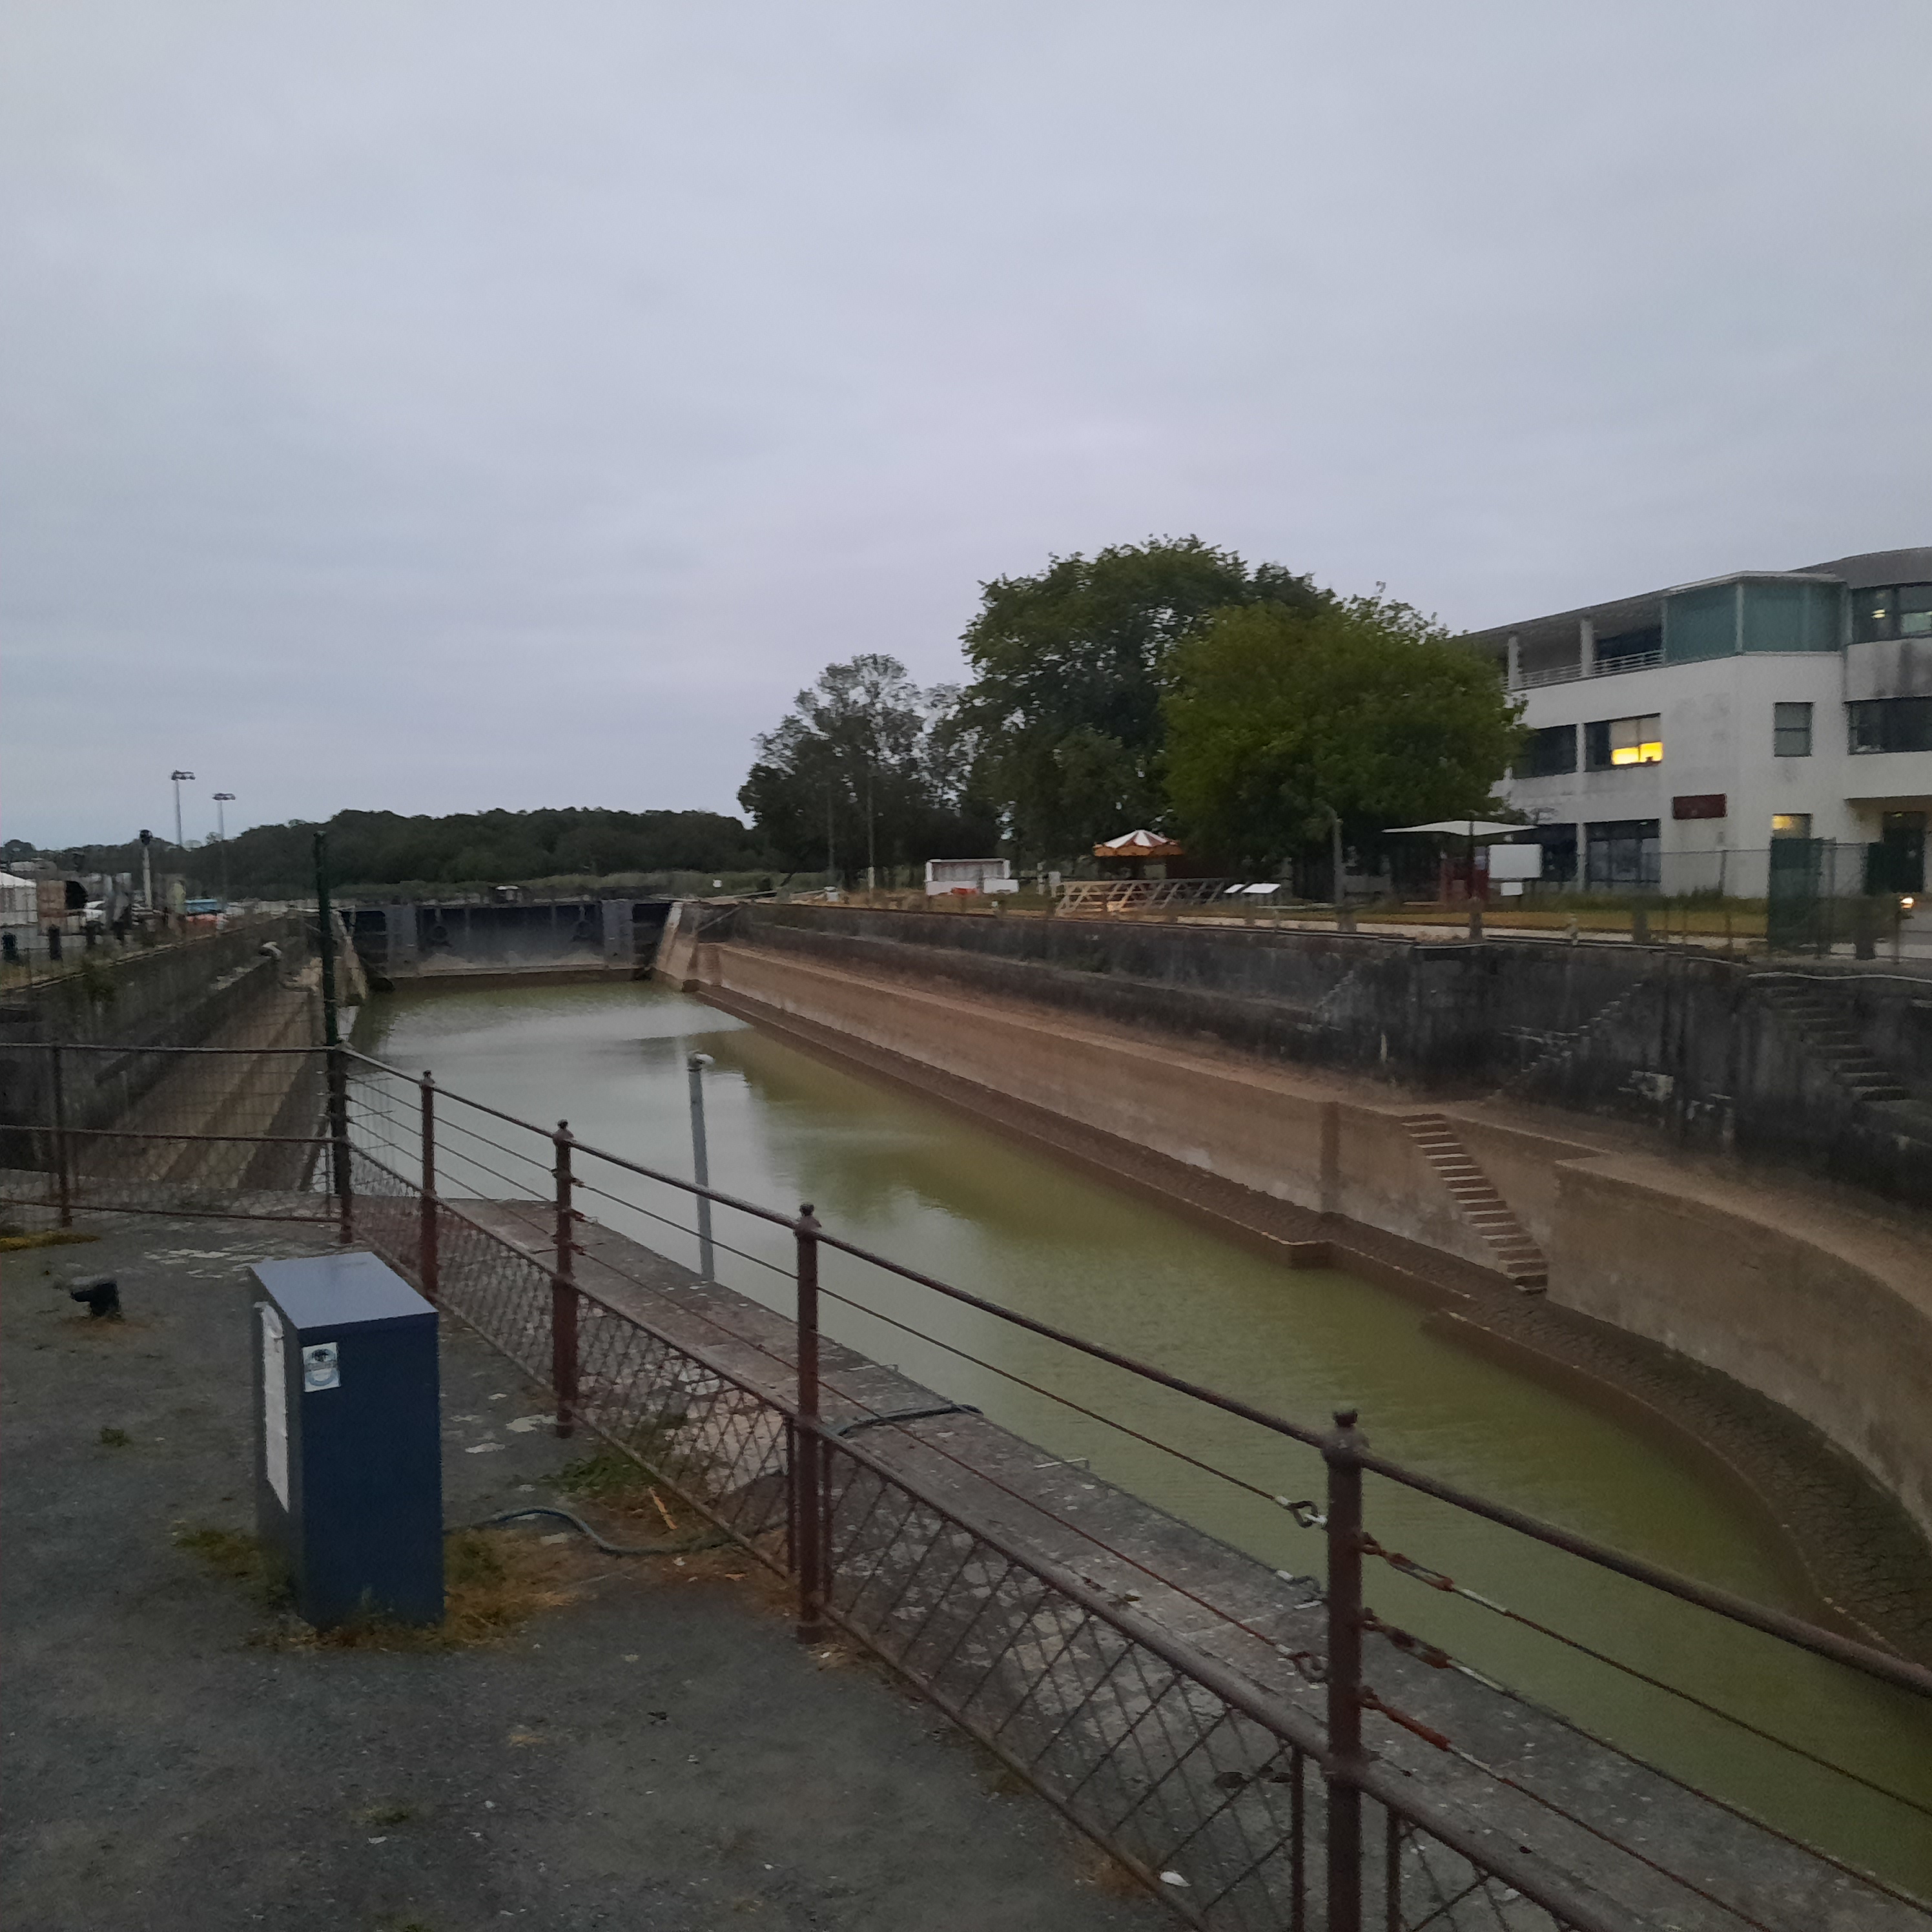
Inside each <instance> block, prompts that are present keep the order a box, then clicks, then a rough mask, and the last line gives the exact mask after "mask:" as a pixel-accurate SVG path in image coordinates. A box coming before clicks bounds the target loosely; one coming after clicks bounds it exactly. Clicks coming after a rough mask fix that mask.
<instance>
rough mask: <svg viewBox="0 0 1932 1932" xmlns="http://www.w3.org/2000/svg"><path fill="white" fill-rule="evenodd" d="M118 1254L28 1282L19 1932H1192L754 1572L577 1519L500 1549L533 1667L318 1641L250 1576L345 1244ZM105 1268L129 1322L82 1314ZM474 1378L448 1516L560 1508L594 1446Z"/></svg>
mask: <svg viewBox="0 0 1932 1932" xmlns="http://www.w3.org/2000/svg"><path fill="white" fill-rule="evenodd" d="M85 1225H87V1226H90V1227H92V1228H93V1229H98V1230H99V1231H100V1232H101V1233H102V1235H103V1236H104V1238H103V1239H102V1240H101V1241H99V1242H98V1243H96V1244H92V1245H89V1246H86V1247H70V1248H56V1249H47V1250H29V1251H27V1252H25V1253H17V1254H10V1255H8V1256H7V1257H6V1258H5V1263H4V1265H0V1297H4V1298H3V1299H0V1319H4V1325H5V1343H6V1347H5V1362H4V1376H0V1413H4V1417H5V1447H6V1457H5V1475H4V1481H0V1526H4V1529H0V1534H4V1537H5V1550H6V1553H7V1560H6V1562H5V1565H4V1570H0V1617H4V1624H5V1631H4V1642H5V1670H6V1674H7V1685H8V1690H7V1697H6V1702H5V1718H4V1749H0V1794H4V1798H3V1799H0V1802H4V1803H5V1811H6V1817H7V1834H6V1843H5V1852H4V1855H0V1915H4V1918H5V1923H6V1924H7V1925H8V1926H9V1927H10V1928H11V1932H56V1928H58V1932H71V1928H77V1927H89V1928H102V1932H217V1928H226V1927H255V1926H269V1927H278V1928H284V1932H308V1928H314V1932H324V1928H326V1932H348V1929H349V1928H353V1932H481V1928H484V1927H495V1926H498V1925H500V1924H502V1923H503V1921H505V1920H509V1921H514V1920H516V1919H517V1918H523V1919H525V1920H526V1921H528V1922H529V1923H530V1924H532V1925H537V1926H542V1927H546V1928H554V1932H578V1928H589V1927H619V1926H621V1927H626V1928H639V1932H687V1928H689V1929H690V1932H699V1928H713V1927H738V1926H744V1927H751V1928H755V1927H772V1928H774V1932H776V1928H784V1929H785V1932H792V1928H805V1927H841V1928H853V1932H862V1928H872V1927H877V1928H880V1929H881V1932H883V1928H886V1927H892V1928H895V1932H897V1928H901V1927H907V1928H909V1927H919V1928H932V1932H950V1928H959V1932H977V1929H978V1928H981V1927H1001V1928H1007V1927H1013V1928H1025V1927H1041V1928H1047V1927H1052V1928H1053V1932H1128V1928H1148V1932H1151V1928H1154V1927H1161V1926H1166V1925H1169V1924H1172V1923H1173V1922H1174V1921H1173V1920H1172V1918H1169V1915H1167V1914H1166V1912H1163V1910H1161V1909H1160V1907H1159V1906H1157V1904H1155V1903H1154V1902H1153V1901H1152V1900H1148V1898H1146V1897H1145V1896H1143V1895H1142V1894H1139V1892H1138V1891H1135V1890H1134V1889H1133V1888H1132V1887H1131V1885H1130V1882H1127V1881H1125V1880H1124V1879H1123V1878H1122V1877H1121V1876H1120V1875H1119V1874H1118V1873H1117V1872H1115V1871H1114V1870H1112V1869H1111V1868H1109V1867H1107V1866H1106V1864H1105V1863H1104V1861H1102V1860H1100V1858H1099V1857H1098V1855H1097V1854H1095V1853H1094V1852H1091V1849H1089V1848H1088V1847H1087V1846H1086V1845H1085V1841H1082V1840H1081V1839H1079V1838H1077V1837H1076V1835H1074V1834H1073V1833H1072V1832H1070V1831H1068V1830H1067V1829H1066V1828H1065V1827H1064V1826H1062V1825H1061V1823H1060V1821H1059V1820H1058V1818H1057V1817H1056V1816H1055V1814H1053V1813H1052V1812H1051V1811H1049V1809H1048V1808H1046V1806H1045V1805H1043V1804H1042V1803H1041V1802H1040V1801H1039V1800H1037V1799H1035V1798H1034V1797H1033V1796H1031V1794H1028V1793H1025V1792H1024V1791H1015V1790H1013V1789H1012V1788H1011V1785H1010V1781H1008V1780H1007V1779H1005V1778H1004V1776H1003V1775H1001V1774H1000V1773H999V1772H998V1767H997V1766H993V1765H992V1761H991V1760H989V1759H987V1758H986V1757H984V1756H983V1754H980V1753H979V1752H978V1751H977V1748H975V1747H973V1746H971V1745H969V1744H968V1743H967V1742H965V1741H964V1740H963V1739H962V1738H961V1737H960V1736H959V1734H958V1733H956V1732H955V1731H954V1730H953V1728H952V1727H950V1725H949V1724H947V1722H946V1721H945V1720H944V1718H942V1717H941V1716H940V1715H939V1714H938V1712H936V1711H934V1710H933V1709H931V1707H929V1706H925V1705H923V1704H922V1703H919V1702H917V1701H916V1700H913V1698H911V1697H908V1696H907V1695H906V1694H904V1693H902V1692H901V1691H899V1690H898V1689H897V1688H895V1687H893V1686H892V1685H890V1684H889V1683H888V1682H885V1681H883V1680H882V1679H881V1678H880V1676H878V1675H877V1673H875V1672H874V1671H873V1670H871V1669H870V1668H868V1667H865V1666H862V1665H861V1664H857V1663H856V1662H854V1661H853V1660H852V1659H850V1658H849V1657H847V1656H845V1655H843V1654H841V1653H840V1652H837V1651H835V1650H833V1649H824V1650H821V1651H818V1652H813V1651H809V1650H806V1649H802V1648H801V1647H800V1646H799V1644H798V1643H796V1640H794V1638H793V1635H792V1633H791V1630H790V1625H789V1624H788V1623H787V1622H786V1621H785V1620H784V1617H783V1616H781V1614H779V1610H778V1605H777V1604H776V1603H775V1600H774V1598H773V1594H772V1592H771V1591H770V1590H769V1589H768V1588H766V1587H765V1586H763V1585H762V1584H761V1583H760V1582H759V1580H758V1579H757V1575H756V1574H755V1571H754V1568H753V1566H751V1565H748V1564H747V1563H746V1562H742V1561H740V1560H739V1559H738V1558H737V1557H736V1554H735V1553H729V1552H726V1553H718V1554H716V1555H713V1556H690V1557H688V1558H686V1559H685V1561H684V1562H682V1563H679V1562H676V1561H674V1560H673V1559H667V1558H652V1559H607V1558H602V1557H598V1556H596V1555H595V1553H594V1552H592V1551H590V1550H588V1548H587V1547H586V1546H584V1545H583V1544H581V1542H580V1541H575V1540H569V1541H565V1542H563V1543H555V1542H551V1543H546V1542H544V1541H543V1540H542V1539H543V1538H544V1537H545V1536H547V1535H556V1534H558V1533H560V1532H562V1526H561V1525H559V1524H557V1523H553V1522H548V1521H543V1520H539V1521H538V1523H536V1524H535V1526H532V1527H530V1528H528V1529H517V1530H514V1531H510V1532H498V1533H496V1534H498V1535H500V1536H501V1537H502V1538H505V1539H506V1541H505V1543H504V1544H503V1545H502V1547H503V1548H504V1550H506V1551H507V1560H508V1563H509V1565H510V1568H511V1570H512V1571H514V1572H515V1573H516V1574H517V1575H520V1576H525V1577H535V1579H536V1580H537V1582H538V1583H539V1584H540V1585H541V1589H542V1592H543V1593H544V1594H545V1595H549V1596H550V1597H551V1598H554V1599H556V1601H555V1602H554V1603H553V1604H552V1605H551V1606H550V1607H546V1608H542V1609H540V1610H538V1612H537V1613H536V1614H535V1615H534V1616H532V1617H531V1618H530V1619H529V1621H527V1622H523V1624H521V1625H520V1626H519V1627H517V1628H515V1629H514V1630H512V1631H510V1632H509V1633H508V1634H506V1635H505V1636H503V1637H501V1638H500V1639H499V1640H497V1641H496V1642H494V1643H484V1644H483V1645H481V1646H472V1647H465V1648H455V1649H422V1648H417V1649H401V1650H394V1651H391V1650H383V1649H365V1648H341V1649H337V1648H328V1647H317V1646H314V1645H313V1644H312V1643H303V1642H302V1641H300V1638H301V1637H302V1631H301V1628H300V1627H299V1626H296V1625H293V1623H292V1622H290V1620H289V1619H287V1616H286V1614H285V1613H283V1614H281V1615H279V1616H278V1613H276V1612H275V1611H274V1610H273V1609H272V1608H271V1607H269V1606H268V1605H267V1604H266V1602H265V1601H264V1599H263V1596H262V1595H261V1593H260V1590H259V1589H258V1588H257V1586H255V1585H254V1583H253V1582H252V1581H251V1579H250V1577H248V1575H247V1574H245V1573H246V1571H247V1568H248V1565H247V1560H246V1544H245V1541H244V1540H243V1539H244V1538H245V1537H246V1536H247V1535H248V1534H249V1533H251V1532H252V1529H253V1524H252V1521H251V1511H252V1502H251V1481H252V1478H251V1457H252V1454H253V1449H252V1443H251V1422H250V1411H249V1400H250V1384H249V1376H250V1373H251V1367H252V1361H251V1349H250V1334H251V1331H250V1326H249V1322H248V1304H249V1299H250V1295H249V1282H248V1264H249V1263H250V1262H252V1261H256V1260H263V1259H273V1258H278V1257H281V1256H288V1255H293V1254H299V1253H312V1252H317V1249H316V1248H315V1247H314V1244H311V1243H308V1242H307V1241H304V1240H302V1239H300V1238H292V1235H295V1233H296V1231H291V1230H287V1229H278V1228H276V1227H275V1226H272V1225H255V1226H251V1225H246V1224H239V1223H223V1222H220V1221H196V1220H156V1219H152V1218H148V1217H136V1216H104V1217H99V1218H98V1220H95V1221H93V1222H92V1223H87V1224H85ZM301 1232H303V1233H305V1232H307V1231H301ZM95 1273H113V1274H115V1275H116V1276H117V1277H118V1280H119V1281H120V1283H121V1295H122V1299H123V1302H124V1307H125V1309H126V1311H127V1319H125V1320H124V1321H123V1322H120V1323H118V1324H115V1323H107V1322H91V1321H89V1319H87V1317H86V1315H85V1314H84V1313H83V1312H82V1311H80V1310H78V1309H77V1307H76V1306H75V1304H74V1303H73V1302H71V1301H70V1300H69V1299H68V1297H67V1296H66V1295H65V1292H63V1282H64V1279H65V1278H68V1277H74V1276H76V1275H81V1274H95ZM541 1408H542V1402H541V1397H540V1396H539V1395H538V1393H537V1392H536V1391H535V1390H534V1388H532V1386H531V1385H529V1384H528V1383H527V1382H525V1381H524V1380H523V1378H522V1377H521V1376H519V1375H518V1374H517V1372H516V1371H515V1370H512V1369H511V1368H510V1367H508V1364H505V1363H504V1362H503V1361H502V1358H499V1356H497V1355H496V1354H495V1353H494V1352H492V1351H490V1349H487V1348H486V1347H485V1346H484V1345H483V1344H482V1343H480V1342H478V1341H477V1340H475V1338H474V1337H471V1336H469V1335H468V1334H466V1333H464V1332H463V1331H460V1330H458V1329H455V1328H453V1327H452V1328H450V1329H449V1330H447V1331H446V1334H445V1336H444V1341H443V1415H444V1437H445V1457H444V1463H445V1472H446V1474H445V1505H446V1518H447V1520H449V1522H450V1523H452V1524H459V1523H470V1522H473V1521H475V1520H476V1519H477V1518H478V1517H482V1516H485V1515H487V1514H491V1513H492V1512H493V1511H496V1510H499V1509H503V1508H515V1507H518V1506H520V1505H525V1504H529V1503H532V1502H548V1501H550V1500H553V1499H554V1498H555V1496H556V1490H555V1487H554V1484H553V1478H554V1477H555V1476H556V1472H558V1471H559V1469H561V1468H562V1466H564V1465H565V1464H566V1463H569V1462H571V1460H574V1459H576V1458H580V1457H583V1456H585V1455H586V1454H588V1453H589V1451H590V1448H592V1447H594V1445H580V1444H565V1443H561V1442H558V1441H556V1439H554V1437H553V1436H551V1435H550V1433H548V1431H547V1430H546V1429H545V1428H544V1427H541V1424H540V1423H539V1422H538V1421H536V1420H535V1419H534V1418H536V1417H537V1416H538V1413H539V1412H540V1411H541ZM518 1424H523V1427H517V1425H518ZM569 1500H571V1503H572V1506H573V1507H580V1508H583V1512H584V1513H585V1514H591V1513H593V1511H594V1509H595V1505H594V1504H592V1505H579V1504H578V1503H577V1502H576V1500H575V1499H574V1498H572V1499H569ZM613 1527H620V1528H622V1530H623V1537H622V1539H621V1540H631V1539H632V1538H635V1537H636V1536H637V1532H639V1531H640V1530H642V1531H644V1532H648V1531H649V1528H650V1525H649V1521H648V1520H643V1521H640V1522H628V1523H623V1524H616V1523H613ZM658 1529H659V1531H660V1533H661V1532H662V1529H663V1526H661V1525H659V1526H658ZM639 1540H641V1539H639Z"/></svg>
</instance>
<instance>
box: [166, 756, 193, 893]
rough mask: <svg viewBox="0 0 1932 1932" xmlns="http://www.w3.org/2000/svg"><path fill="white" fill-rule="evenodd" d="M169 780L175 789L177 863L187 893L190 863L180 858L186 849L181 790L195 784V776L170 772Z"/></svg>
mask: <svg viewBox="0 0 1932 1932" xmlns="http://www.w3.org/2000/svg"><path fill="white" fill-rule="evenodd" d="M168 778H169V782H170V783H172V785H173V786H174V788H175V853H176V854H177V856H176V859H175V863H176V864H177V865H179V866H180V867H181V889H182V890H183V891H184V892H185V891H186V890H187V859H184V858H182V857H181V856H178V855H179V854H180V853H181V852H183V851H184V850H185V849H186V848H185V846H184V843H183V841H182V838H181V785H182V783H183V781H186V782H187V784H193V782H194V774H193V772H169V774H168Z"/></svg>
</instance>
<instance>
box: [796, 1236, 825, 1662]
mask: <svg viewBox="0 0 1932 1932" xmlns="http://www.w3.org/2000/svg"><path fill="white" fill-rule="evenodd" d="M793 1232H794V1233H795V1234H796V1238H797V1242H798V1418H797V1422H796V1426H795V1427H794V1430H793V1439H792V1498H793V1503H792V1522H793V1532H792V1535H793V1542H792V1547H793V1554H794V1556H795V1559H796V1563H797V1566H798V1637H799V1642H800V1643H817V1641H818V1640H819V1639H820V1637H823V1635H824V1634H825V1608H824V1606H825V1561H824V1559H825V1521H824V1517H825V1510H824V1502H823V1496H824V1490H823V1483H822V1481H821V1480H820V1479H821V1478H822V1477H823V1474H824V1467H825V1463H824V1457H825V1445H824V1443H823V1441H822V1440H821V1439H820V1436H819V1433H818V1222H817V1218H816V1217H814V1215H813V1214H812V1211H811V1202H805V1205H803V1206H802V1208H799V1211H798V1220H796V1223H793Z"/></svg>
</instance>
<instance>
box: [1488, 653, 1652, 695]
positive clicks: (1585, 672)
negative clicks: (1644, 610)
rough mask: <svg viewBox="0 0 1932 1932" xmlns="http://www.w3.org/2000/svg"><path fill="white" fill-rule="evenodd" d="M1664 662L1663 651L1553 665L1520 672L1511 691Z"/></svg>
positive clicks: (1650, 667)
mask: <svg viewBox="0 0 1932 1932" xmlns="http://www.w3.org/2000/svg"><path fill="white" fill-rule="evenodd" d="M1663 661H1664V653H1663V652H1662V651H1661V650H1654V651H1630V652H1625V654H1624V655H1622V656H1621V657H1614V658H1598V660H1597V661H1595V663H1594V664H1584V663H1582V662H1581V661H1579V662H1577V663H1576V664H1553V665H1551V666H1549V667H1547V668H1546V669H1544V670H1525V671H1519V672H1518V673H1517V677H1516V682H1514V684H1512V685H1511V686H1510V688H1511V690H1512V691H1534V690H1535V689H1537V688H1538V687H1539V686H1541V685H1546V684H1574V683H1575V682H1577V680H1578V679H1580V678H1586V677H1614V676H1616V674H1617V673H1619V671H1626V670H1651V669H1652V668H1653V667H1655V666H1656V665H1658V664H1661V663H1663Z"/></svg>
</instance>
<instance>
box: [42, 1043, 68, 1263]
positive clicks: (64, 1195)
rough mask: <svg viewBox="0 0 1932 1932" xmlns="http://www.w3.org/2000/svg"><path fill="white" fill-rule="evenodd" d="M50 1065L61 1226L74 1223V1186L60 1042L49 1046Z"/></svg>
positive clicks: (55, 1178) (55, 1162) (57, 1199)
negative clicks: (70, 1164)
mask: <svg viewBox="0 0 1932 1932" xmlns="http://www.w3.org/2000/svg"><path fill="white" fill-rule="evenodd" d="M48 1064H49V1067H50V1069H51V1070H52V1079H53V1089H54V1091H53V1102H54V1195H55V1199H56V1201H57V1202H58V1203H59V1206H60V1225H61V1226H62V1227H63V1228H71V1227H72V1226H74V1187H73V1183H72V1181H71V1179H70V1178H69V1174H68V1139H67V1084H66V1082H65V1080H64V1079H62V1072H61V1050H60V1042H59V1041H58V1040H53V1041H51V1042H49V1045H48Z"/></svg>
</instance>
